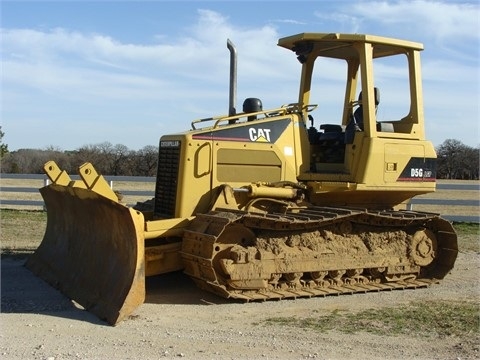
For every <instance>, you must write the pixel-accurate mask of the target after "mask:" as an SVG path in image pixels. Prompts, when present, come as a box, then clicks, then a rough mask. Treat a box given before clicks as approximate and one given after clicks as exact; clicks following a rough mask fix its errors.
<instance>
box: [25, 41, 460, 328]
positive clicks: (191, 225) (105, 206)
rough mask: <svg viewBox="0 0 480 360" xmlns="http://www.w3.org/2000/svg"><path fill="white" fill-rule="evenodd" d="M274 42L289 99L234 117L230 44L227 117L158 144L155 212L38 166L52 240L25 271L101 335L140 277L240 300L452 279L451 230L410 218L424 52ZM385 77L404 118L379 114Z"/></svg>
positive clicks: (428, 183) (85, 175)
mask: <svg viewBox="0 0 480 360" xmlns="http://www.w3.org/2000/svg"><path fill="white" fill-rule="evenodd" d="M278 45H279V46H281V47H283V48H286V49H288V50H291V51H292V52H293V53H295V54H296V56H297V59H298V61H299V62H300V64H301V76H300V87H299V94H298V99H297V100H296V102H294V103H287V102H286V103H285V105H281V106H279V107H278V108H273V109H269V110H264V109H263V105H262V102H261V100H260V99H258V98H248V99H246V100H245V101H244V102H243V109H242V110H243V111H242V112H237V110H236V99H235V98H236V81H237V80H236V61H237V52H236V48H235V46H234V45H233V44H232V43H231V42H230V41H229V40H228V41H227V47H228V49H229V50H230V89H229V92H230V96H229V111H228V115H223V116H217V117H211V118H206V119H200V120H195V121H193V122H192V124H191V125H192V128H191V129H190V130H187V131H185V132H183V133H179V134H173V135H165V136H162V137H161V138H160V142H159V155H158V173H157V177H156V188H155V197H154V201H153V202H148V201H147V202H145V203H143V204H138V206H127V205H125V204H122V203H121V202H120V201H119V198H118V196H117V194H116V193H115V192H114V191H113V190H112V189H111V188H110V187H109V185H108V183H107V182H106V181H105V179H104V177H103V176H102V175H100V174H98V173H97V171H96V170H95V168H94V167H93V166H92V165H91V164H90V163H85V164H84V165H82V166H81V167H80V168H79V174H80V177H81V180H75V181H72V180H71V178H70V176H69V175H68V174H67V173H66V172H65V171H62V170H61V169H60V168H59V167H58V166H57V164H56V163H55V162H53V161H51V162H48V163H47V164H45V171H46V174H47V175H48V177H49V178H50V180H51V182H52V183H51V184H50V185H48V186H46V187H43V188H42V189H40V192H41V194H42V196H43V198H44V201H45V204H46V208H47V216H48V220H47V228H46V232H45V236H44V239H43V241H42V243H41V244H40V246H39V248H38V249H37V250H36V251H35V253H34V254H32V256H31V257H30V258H29V259H28V260H27V263H26V266H27V267H28V268H29V269H31V270H32V271H33V272H34V273H36V274H37V275H38V276H40V277H41V278H43V279H45V280H46V281H47V282H49V283H50V284H52V286H54V287H56V288H57V289H59V290H60V291H61V292H62V293H64V294H65V295H66V296H67V297H69V298H70V299H73V300H75V301H76V302H77V303H79V304H80V305H82V306H83V307H84V308H85V309H86V310H88V311H91V312H92V313H94V314H96V315H97V316H98V317H100V318H101V319H104V320H105V321H107V322H108V323H110V324H112V325H114V324H117V323H118V322H120V321H121V320H122V319H124V318H125V317H127V316H128V315H129V314H131V313H132V312H133V311H134V310H135V309H136V308H137V307H138V306H139V305H141V304H142V303H143V302H144V300H145V294H146V290H145V277H146V276H152V275H157V274H164V273H168V272H173V271H179V270H184V272H185V273H186V274H188V275H189V276H190V277H191V278H192V279H193V280H194V281H195V283H196V284H197V285H198V286H200V287H201V288H202V289H205V290H208V291H211V292H214V293H216V294H218V295H220V296H223V297H225V298H233V299H240V300H244V301H251V300H269V299H284V298H297V297H313V296H325V295H330V294H343V293H349V294H351V293H362V292H369V291H380V290H387V289H389V290H391V289H405V288H418V287H426V286H429V285H430V284H432V283H435V282H438V281H439V280H440V279H442V278H443V277H444V276H445V275H446V274H448V272H449V271H450V270H451V269H452V268H453V266H454V263H455V259H456V257H457V252H458V247H457V236H456V233H455V231H454V229H453V227H452V225H451V224H450V222H448V221H447V220H445V219H442V218H441V217H440V216H439V215H438V214H434V213H426V212H416V211H413V210H412V209H410V207H409V206H408V204H409V200H410V199H411V198H412V197H414V196H416V195H419V194H425V193H428V192H433V191H435V159H436V154H435V150H434V147H433V145H432V143H431V142H429V141H427V140H426V139H425V129H424V113H423V98H422V83H421V69H420V52H421V51H422V50H423V45H422V44H420V43H416V42H411V41H405V40H397V39H392V38H386V37H380V36H373V35H361V34H335V33H329V34H327V33H301V34H298V35H293V36H289V37H284V38H281V39H280V40H279V41H278ZM387 77H390V78H392V77H393V78H394V79H398V80H399V82H402V83H403V85H399V86H396V85H394V86H393V88H394V92H393V94H394V96H390V99H389V100H390V104H393V105H392V109H397V108H398V107H400V108H401V109H403V113H400V114H397V113H395V111H390V110H388V109H386V110H380V109H383V108H382V104H381V103H380V88H381V86H380V85H382V84H383V82H384V81H385V80H386V78H387ZM338 88H340V89H341V93H339V94H338V95H336V92H335V91H336V90H335V89H337V90H338ZM391 88H392V86H391ZM272 90H275V89H272ZM337 93H338V91H337ZM387 104H388V101H387ZM397 105H398V106H397ZM385 107H387V106H386V105H385ZM327 108H331V111H333V112H327V111H326V109H327ZM332 114H333V115H332ZM314 117H315V118H316V119H315V120H314ZM315 121H317V122H318V123H319V124H320V125H319V126H316V125H315ZM149 205H151V206H149Z"/></svg>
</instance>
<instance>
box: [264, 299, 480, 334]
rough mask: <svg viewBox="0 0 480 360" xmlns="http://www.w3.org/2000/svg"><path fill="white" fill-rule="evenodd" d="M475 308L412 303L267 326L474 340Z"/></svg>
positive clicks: (473, 305)
mask: <svg viewBox="0 0 480 360" xmlns="http://www.w3.org/2000/svg"><path fill="white" fill-rule="evenodd" d="M479 310H480V307H479V304H478V303H472V302H466V301H463V302H460V301H459V302H433V301H430V302H421V303H420V302H415V303H410V304H408V305H404V306H400V307H386V308H382V309H368V310H364V311H361V312H358V313H340V312H338V311H333V312H332V313H330V314H327V315H319V314H318V313H317V312H315V311H314V312H313V313H312V315H311V316H310V317H308V318H303V319H302V318H300V319H299V318H297V317H275V318H269V319H267V320H265V323H266V324H267V325H283V326H290V327H295V328H302V329H312V330H314V331H318V332H327V331H331V330H336V331H340V332H343V333H347V334H353V333H358V332H368V333H373V334H377V335H391V336H396V335H409V336H412V335H413V336H419V337H425V336H431V337H436V338H438V337H447V336H458V337H465V336H470V335H472V336H478V335H479V333H480V331H479V329H480V321H479Z"/></svg>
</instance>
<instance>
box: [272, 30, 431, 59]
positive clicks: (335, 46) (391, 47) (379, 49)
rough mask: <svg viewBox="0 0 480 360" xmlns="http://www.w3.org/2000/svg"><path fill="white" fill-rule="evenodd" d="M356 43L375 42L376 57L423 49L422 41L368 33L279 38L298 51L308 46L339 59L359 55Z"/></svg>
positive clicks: (315, 34)
mask: <svg viewBox="0 0 480 360" xmlns="http://www.w3.org/2000/svg"><path fill="white" fill-rule="evenodd" d="M354 43H370V44H373V57H374V58H376V57H382V56H388V55H395V54H402V53H405V52H406V51H407V50H423V45H422V44H421V43H417V42H412V41H406V40H399V39H393V38H387V37H381V36H375V35H366V34H338V33H301V34H297V35H292V36H287V37H284V38H281V39H279V40H278V46H281V47H284V48H286V49H289V50H292V51H295V52H297V53H299V51H300V52H302V51H303V50H304V49H306V48H308V49H309V50H310V51H309V52H315V53H317V56H323V57H331V58H338V59H348V58H351V57H356V56H358V53H357V51H356V50H355V49H354V48H353V47H352V44H354Z"/></svg>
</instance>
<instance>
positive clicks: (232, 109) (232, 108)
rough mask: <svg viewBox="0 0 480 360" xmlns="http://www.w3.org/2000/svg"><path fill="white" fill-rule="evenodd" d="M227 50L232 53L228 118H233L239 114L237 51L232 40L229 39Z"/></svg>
mask: <svg viewBox="0 0 480 360" xmlns="http://www.w3.org/2000/svg"><path fill="white" fill-rule="evenodd" d="M227 48H228V50H229V51H230V84H229V87H230V91H229V98H228V116H233V115H235V114H236V113H237V110H236V102H237V100H236V99H237V49H236V48H235V45H233V43H232V42H231V41H230V39H227Z"/></svg>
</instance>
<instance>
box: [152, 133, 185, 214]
mask: <svg viewBox="0 0 480 360" xmlns="http://www.w3.org/2000/svg"><path fill="white" fill-rule="evenodd" d="M166 143H167V144H168V146H162V142H160V148H159V152H158V167H157V183H156V187H155V207H154V214H155V217H161V218H173V217H175V203H176V197H177V183H178V168H179V162H180V148H181V146H180V141H175V142H166ZM172 144H174V145H175V146H172Z"/></svg>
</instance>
